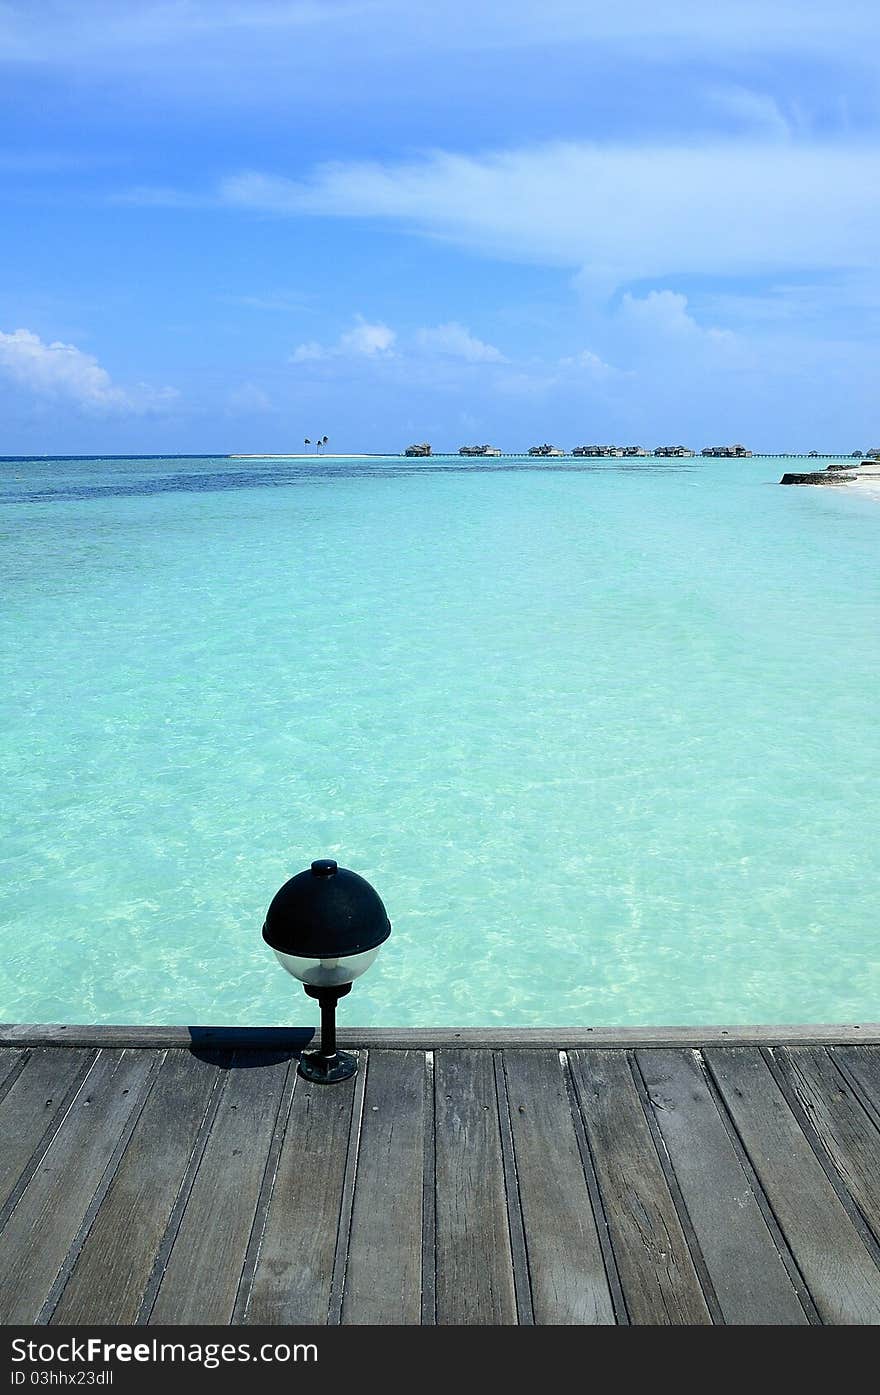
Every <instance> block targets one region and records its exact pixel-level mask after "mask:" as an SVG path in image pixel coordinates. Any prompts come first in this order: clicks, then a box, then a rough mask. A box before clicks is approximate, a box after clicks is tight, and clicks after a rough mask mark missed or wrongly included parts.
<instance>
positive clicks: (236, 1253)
mask: <svg viewBox="0 0 880 1395" xmlns="http://www.w3.org/2000/svg"><path fill="white" fill-rule="evenodd" d="M305 1035H307V1034H305ZM303 1037H304V1034H303V1033H297V1032H295V1031H293V1032H287V1033H285V1032H282V1031H278V1032H273V1031H263V1032H260V1031H255V1032H253V1033H243V1032H231V1033H224V1032H222V1031H220V1030H219V1029H205V1030H202V1031H195V1030H194V1031H192V1032H188V1031H187V1030H186V1029H182V1028H145V1029H127V1030H123V1029H113V1028H106V1029H97V1028H27V1027H12V1028H5V1029H2V1030H0V1322H3V1323H45V1322H53V1323H74V1324H94V1323H113V1322H122V1323H132V1322H137V1323H196V1322H209V1323H260V1324H263V1323H272V1324H279V1323H284V1324H296V1325H305V1324H326V1323H330V1324H335V1323H383V1324H384V1323H428V1324H431V1323H440V1324H462V1323H479V1324H513V1323H525V1324H531V1323H565V1324H571V1323H577V1324H581V1323H638V1324H645V1323H652V1324H658V1323H662V1324H668V1323H673V1324H692V1323H700V1324H705V1323H737V1324H739V1323H779V1324H798V1323H800V1324H808V1323H870V1324H880V1028H877V1027H859V1028H856V1027H850V1028H824V1029H822V1028H804V1029H795V1028H785V1029H775V1030H772V1029H766V1030H762V1029H758V1028H755V1029H742V1028H739V1029H730V1031H728V1032H723V1031H722V1030H721V1029H713V1030H711V1031H705V1032H702V1033H701V1032H699V1031H696V1030H679V1031H674V1030H667V1031H661V1032H645V1033H638V1032H613V1033H603V1032H599V1031H596V1032H592V1033H591V1032H586V1031H582V1032H570V1031H565V1032H558V1033H542V1032H531V1033H530V1032H522V1033H512V1032H507V1033H501V1032H484V1033H475V1032H460V1033H454V1032H449V1031H442V1032H403V1031H401V1032H385V1033H383V1032H378V1031H372V1032H366V1031H362V1032H358V1033H355V1034H349V1040H348V1042H347V1043H345V1044H347V1045H349V1047H351V1046H352V1045H357V1046H358V1047H359V1050H360V1060H361V1069H360V1071H359V1073H358V1075H357V1077H356V1078H355V1079H354V1080H352V1081H349V1082H346V1083H345V1084H343V1085H335V1086H316V1085H310V1084H309V1083H307V1082H306V1081H305V1080H302V1079H300V1078H298V1077H297V1075H296V1054H295V1053H296V1050H297V1049H298V1047H299V1046H300V1045H301V1044H302V1041H303Z"/></svg>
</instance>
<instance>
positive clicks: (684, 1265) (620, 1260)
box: [569, 1051, 711, 1325]
mask: <svg viewBox="0 0 880 1395" xmlns="http://www.w3.org/2000/svg"><path fill="white" fill-rule="evenodd" d="M569 1059H570V1061H571V1066H572V1075H573V1078H574V1082H575V1088H576V1090H577V1095H578V1102H579V1104H580V1108H581V1113H582V1115H583V1118H584V1123H585V1124H586V1129H587V1136H588V1138H589V1141H590V1148H591V1151H592V1154H593V1158H594V1161H595V1165H596V1173H597V1176H598V1179H599V1186H600V1187H601V1189H602V1195H603V1199H604V1203H605V1214H606V1216H607V1218H608V1224H609V1227H610V1230H611V1237H612V1241H613V1244H614V1253H615V1256H616V1259H617V1267H618V1272H619V1274H620V1282H621V1285H622V1287H623V1292H624V1297H625V1299H626V1305H627V1308H628V1310H629V1315H630V1318H631V1320H632V1322H634V1323H651V1324H663V1325H665V1324H680V1323H709V1322H710V1321H711V1318H710V1315H709V1309H708V1306H707V1304H706V1300H705V1298H704V1296H703V1292H702V1289H701V1287H700V1282H699V1279H698V1277H697V1272H696V1269H695V1267H694V1262H693V1259H692V1258H691V1254H690V1251H689V1249H688V1245H687V1241H686V1240H685V1237H684V1232H683V1230H682V1225H681V1221H680V1220H679V1217H678V1213H677V1212H676V1209H675V1205H674V1203H673V1200H672V1196H671V1194H670V1191H669V1188H668V1186H667V1184H666V1178H665V1177H664V1175H663V1169H662V1167H661V1165H660V1159H659V1157H658V1156H657V1151H656V1149H655V1147H654V1142H653V1139H652V1137H651V1131H650V1129H649V1128H648V1124H647V1121H646V1118H645V1113H644V1110H643V1108H642V1103H641V1099H640V1098H639V1094H638V1091H637V1090H636V1087H635V1083H634V1081H633V1076H632V1071H631V1068H630V1064H629V1060H628V1059H627V1057H626V1056H625V1055H623V1054H621V1053H620V1052H616V1051H576V1052H572V1053H571V1055H570V1057H569Z"/></svg>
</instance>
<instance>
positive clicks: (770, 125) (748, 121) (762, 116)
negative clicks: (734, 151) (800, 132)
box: [708, 84, 792, 140]
mask: <svg viewBox="0 0 880 1395" xmlns="http://www.w3.org/2000/svg"><path fill="white" fill-rule="evenodd" d="M708 95H709V100H710V101H711V102H712V104H713V106H715V107H717V108H718V110H719V111H722V112H725V113H726V114H727V115H728V116H731V117H733V119H734V121H736V122H737V123H738V124H740V125H743V126H745V127H750V128H751V129H752V130H753V131H755V132H756V133H761V134H763V135H765V136H769V137H771V138H775V139H777V140H785V139H787V138H788V137H789V136H790V135H791V134H792V130H791V125H790V123H789V122H788V121H787V120H786V118H785V117H784V116H783V114H782V111H781V110H780V108H779V104H778V102H776V101H775V100H774V98H773V97H771V96H769V95H768V94H767V93H766V92H754V91H752V89H751V88H749V87H740V86H737V85H736V84H732V85H730V86H726V87H715V88H712V89H710V91H709V94H708Z"/></svg>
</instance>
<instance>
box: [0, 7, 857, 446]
mask: <svg viewBox="0 0 880 1395" xmlns="http://www.w3.org/2000/svg"><path fill="white" fill-rule="evenodd" d="M878 137H880V7H878V6H877V4H876V0H834V3H830V0H760V2H759V0H736V3H730V2H729V0H714V3H712V4H707V3H706V0H677V3H672V0H617V3H616V4H615V5H613V6H609V5H608V4H607V0H602V3H593V0H543V3H542V4H540V5H538V4H537V3H536V0H504V3H500V2H499V0H482V2H481V0H468V3H464V0H443V3H442V4H439V5H438V4H436V3H429V2H428V0H126V2H125V3H124V4H120V3H119V2H118V0H0V427H2V431H0V455H15V454H25V455H38V454H91V453H95V454H113V453H134V454H137V453H145V454H161V453H163V452H167V453H185V452H191V453H206V454H211V453H215V452H216V453H223V452H261V451H266V452H276V451H277V452H284V451H297V450H301V449H302V448H303V441H304V440H305V438H306V437H309V438H310V439H311V440H312V441H314V440H315V438H316V437H318V436H323V435H327V436H328V438H329V445H328V447H327V449H328V451H330V452H332V451H338V452H342V453H347V452H358V451H379V452H381V451H398V450H401V449H403V448H404V447H405V446H406V445H408V444H409V443H410V442H412V441H423V440H427V441H430V442H431V443H432V445H433V447H434V450H435V451H440V450H446V449H451V450H456V449H457V448H458V447H459V446H460V445H462V444H470V443H482V442H488V443H490V444H494V445H497V446H499V447H500V448H502V449H504V450H517V449H527V448H528V447H529V446H531V445H533V444H535V443H538V442H544V441H549V442H551V443H553V444H558V445H560V446H563V447H569V448H570V447H571V446H572V445H576V444H582V443H592V442H603V443H611V442H614V443H617V444H623V445H626V444H641V445H643V446H645V447H647V448H653V447H654V446H655V445H658V444H665V443H670V444H671V443H682V444H685V445H689V446H691V447H693V448H695V449H700V448H701V447H703V446H705V445H712V444H717V443H727V442H732V441H740V442H743V443H744V444H746V445H747V446H749V447H750V448H751V449H753V450H755V451H756V452H757V451H760V450H767V451H783V450H792V451H807V450H811V449H817V450H829V451H837V450H839V451H845V452H849V451H851V450H866V449H868V448H870V447H872V446H876V445H878V444H880V266H878V249H880V140H878Z"/></svg>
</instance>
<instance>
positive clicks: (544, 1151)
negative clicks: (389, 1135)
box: [504, 1051, 615, 1324]
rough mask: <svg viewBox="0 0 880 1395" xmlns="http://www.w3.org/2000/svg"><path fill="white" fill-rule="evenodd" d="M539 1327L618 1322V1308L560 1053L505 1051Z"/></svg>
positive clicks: (518, 1173)
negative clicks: (616, 1311)
mask: <svg viewBox="0 0 880 1395" xmlns="http://www.w3.org/2000/svg"><path fill="white" fill-rule="evenodd" d="M504 1069H505V1074H506V1076H507V1089H508V1097H509V1099H510V1119H511V1125H512V1128H513V1142H514V1150H515V1153H516V1171H517V1178H518V1183H519V1195H520V1200H521V1202H522V1210H523V1220H524V1222H525V1236H526V1247H527V1250H528V1257H529V1274H530V1276H531V1290H532V1306H533V1310H534V1315H535V1322H536V1323H578V1324H592V1323H613V1322H614V1320H615V1319H614V1305H613V1303H612V1301H611V1290H610V1288H609V1285H608V1279H607V1277H606V1274H605V1265H604V1262H603V1259H602V1247H601V1245H600V1243H599V1235H598V1231H597V1228H596V1220H595V1217H594V1216H593V1210H592V1206H591V1204H590V1194H589V1191H588V1189H587V1182H586V1178H585V1176H584V1170H583V1167H582V1166H581V1159H580V1154H579V1152H578V1146H577V1138H576V1136H575V1132H574V1126H573V1123H572V1117H571V1109H570V1107H569V1101H568V1093H567V1090H566V1088H565V1080H564V1078H563V1075H562V1067H561V1065H560V1061H559V1053H558V1052H557V1051H546V1052H544V1051H505V1052H504Z"/></svg>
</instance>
